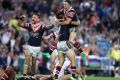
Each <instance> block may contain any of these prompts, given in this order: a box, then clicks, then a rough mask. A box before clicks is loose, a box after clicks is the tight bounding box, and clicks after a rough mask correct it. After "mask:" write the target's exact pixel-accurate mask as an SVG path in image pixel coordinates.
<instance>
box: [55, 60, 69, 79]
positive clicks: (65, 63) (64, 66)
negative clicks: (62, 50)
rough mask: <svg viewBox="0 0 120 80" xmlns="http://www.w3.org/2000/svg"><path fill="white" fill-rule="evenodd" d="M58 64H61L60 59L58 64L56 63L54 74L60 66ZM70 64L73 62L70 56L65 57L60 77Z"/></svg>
mask: <svg viewBox="0 0 120 80" xmlns="http://www.w3.org/2000/svg"><path fill="white" fill-rule="evenodd" d="M58 64H59V61H58V62H57V64H56V65H55V69H54V71H53V75H55V73H56V67H57V66H58ZM70 64H71V62H70V60H69V59H68V58H65V61H64V64H63V66H62V68H61V71H60V73H59V75H58V78H60V77H62V76H64V72H65V70H66V69H67V68H68V67H69V66H70Z"/></svg>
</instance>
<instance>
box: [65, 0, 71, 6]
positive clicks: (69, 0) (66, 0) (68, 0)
mask: <svg viewBox="0 0 120 80" xmlns="http://www.w3.org/2000/svg"><path fill="white" fill-rule="evenodd" d="M63 2H68V3H69V4H70V5H71V4H72V1H71V0H63Z"/></svg>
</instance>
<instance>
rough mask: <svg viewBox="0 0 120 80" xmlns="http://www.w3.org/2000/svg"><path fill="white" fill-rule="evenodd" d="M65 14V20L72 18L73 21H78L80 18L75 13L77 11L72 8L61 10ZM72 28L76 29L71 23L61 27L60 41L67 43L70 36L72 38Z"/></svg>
mask: <svg viewBox="0 0 120 80" xmlns="http://www.w3.org/2000/svg"><path fill="white" fill-rule="evenodd" d="M61 11H62V12H63V13H64V20H66V19H67V18H71V19H72V20H71V21H77V20H78V17H77V14H76V12H75V10H74V9H73V8H72V7H70V8H69V9H68V10H64V9H62V10H61ZM72 27H76V26H75V25H72V24H71V23H69V24H68V25H61V28H60V31H59V34H60V37H59V40H60V41H65V40H69V36H70V28H72Z"/></svg>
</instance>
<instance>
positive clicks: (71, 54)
mask: <svg viewBox="0 0 120 80" xmlns="http://www.w3.org/2000/svg"><path fill="white" fill-rule="evenodd" d="M66 55H67V57H68V59H69V60H70V61H71V64H72V65H74V66H75V62H76V59H75V52H74V50H73V49H70V50H69V51H68V52H67V54H66Z"/></svg>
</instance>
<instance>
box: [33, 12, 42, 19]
mask: <svg viewBox="0 0 120 80" xmlns="http://www.w3.org/2000/svg"><path fill="white" fill-rule="evenodd" d="M33 15H37V16H38V17H39V18H40V17H41V14H40V13H33Z"/></svg>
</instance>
